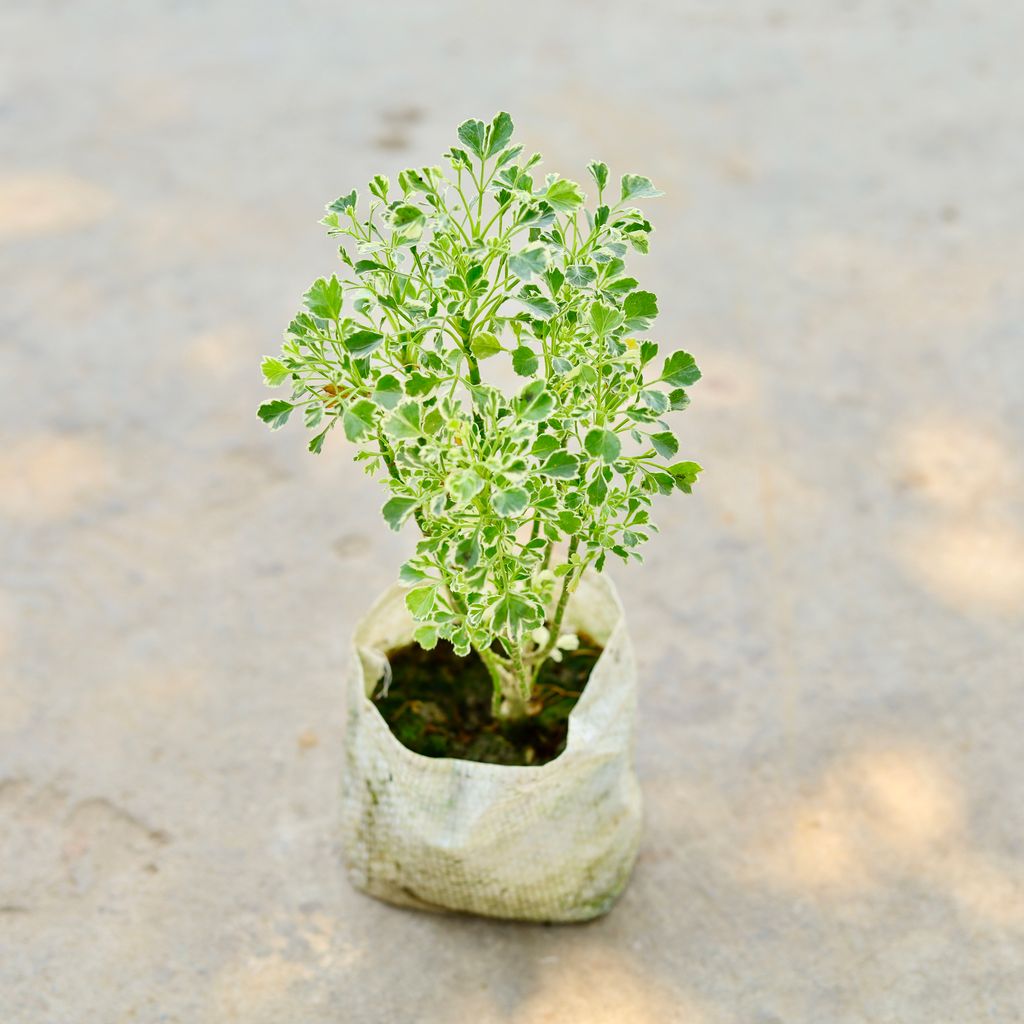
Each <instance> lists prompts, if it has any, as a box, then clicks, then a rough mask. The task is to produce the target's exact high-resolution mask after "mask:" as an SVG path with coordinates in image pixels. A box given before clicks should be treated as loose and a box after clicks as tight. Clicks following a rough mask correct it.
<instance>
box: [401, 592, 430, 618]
mask: <svg viewBox="0 0 1024 1024" xmlns="http://www.w3.org/2000/svg"><path fill="white" fill-rule="evenodd" d="M436 601H437V587H416V588H415V589H414V590H410V591H409V593H408V594H406V595H405V606H406V608H408V609H409V611H410V612H412V617H413V618H414V619H425V618H427V617H428V616H429V615H430V613H431V612H432V611H433V610H434V604H435V603H436Z"/></svg>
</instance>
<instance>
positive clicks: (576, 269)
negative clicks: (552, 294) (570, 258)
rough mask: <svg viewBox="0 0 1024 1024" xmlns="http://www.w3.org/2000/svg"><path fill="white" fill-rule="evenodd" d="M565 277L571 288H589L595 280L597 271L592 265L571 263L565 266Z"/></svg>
mask: <svg viewBox="0 0 1024 1024" xmlns="http://www.w3.org/2000/svg"><path fill="white" fill-rule="evenodd" d="M565 279H566V281H568V282H569V284H571V285H572V286H573V288H589V287H590V285H592V284H593V283H594V281H596V280H597V271H596V270H594V268H593V267H587V266H584V265H583V264H581V263H573V264H571V265H570V266H568V267H566V268H565Z"/></svg>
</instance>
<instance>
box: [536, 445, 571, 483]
mask: <svg viewBox="0 0 1024 1024" xmlns="http://www.w3.org/2000/svg"><path fill="white" fill-rule="evenodd" d="M579 470H580V464H579V459H577V458H576V456H575V455H570V454H569V452H566V451H557V452H552V453H551V454H550V455H549V456H548V458H547V461H546V462H544V464H543V465H542V466H541V467H540V473H541V475H542V476H551V477H554V478H555V479H556V480H574V479H575V478H576V477H577V476H578V475H579Z"/></svg>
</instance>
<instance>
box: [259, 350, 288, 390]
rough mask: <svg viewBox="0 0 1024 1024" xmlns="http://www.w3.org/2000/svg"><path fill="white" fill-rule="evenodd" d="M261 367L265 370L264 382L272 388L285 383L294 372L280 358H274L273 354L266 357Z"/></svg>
mask: <svg viewBox="0 0 1024 1024" xmlns="http://www.w3.org/2000/svg"><path fill="white" fill-rule="evenodd" d="M261 369H262V370H263V380H264V382H265V383H266V385H267V386H268V387H272V388H276V387H277V386H278V385H279V384H283V383H284V382H285V381H286V380H287V379H288V378H289V377H290V376H291V372H292V371H291V370H289V369H288V367H287V366H285V365H284V363H282V362H281V360H280V359H274V358H273V357H272V356H266V357H265V358H264V360H263V364H262V366H261Z"/></svg>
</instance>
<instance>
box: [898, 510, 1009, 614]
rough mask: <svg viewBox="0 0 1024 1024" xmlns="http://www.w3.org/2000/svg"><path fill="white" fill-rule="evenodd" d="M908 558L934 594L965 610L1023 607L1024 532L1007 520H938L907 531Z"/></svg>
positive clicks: (905, 556) (1004, 610) (904, 549)
mask: <svg viewBox="0 0 1024 1024" xmlns="http://www.w3.org/2000/svg"><path fill="white" fill-rule="evenodd" d="M901 554H902V557H903V561H904V564H905V565H906V567H907V568H908V569H909V570H910V571H911V572H912V573H913V575H914V577H915V578H916V579H917V580H918V581H919V582H920V583H922V584H923V585H924V586H925V587H926V588H927V589H928V590H930V591H931V592H932V593H933V594H935V596H937V597H938V598H940V599H941V600H942V601H944V602H945V603H946V604H948V605H950V606H952V607H954V608H957V609H961V610H964V611H977V612H983V613H984V612H995V613H1005V614H1011V615H1013V614H1017V615H1019V614H1020V613H1021V612H1022V610H1024V536H1022V535H1021V534H1020V533H1019V532H1018V531H1016V530H1013V529H1011V528H1010V527H1008V526H1004V525H997V524H991V525H983V524H979V523H975V522H963V523H946V524H943V523H936V524H931V525H927V526H922V527H918V528H917V529H914V530H912V531H909V530H908V531H905V534H904V540H903V543H902V547H901Z"/></svg>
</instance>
